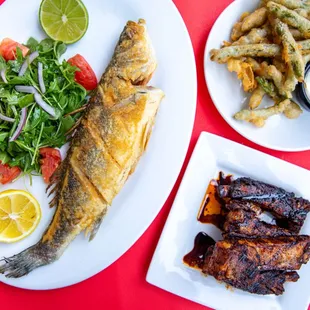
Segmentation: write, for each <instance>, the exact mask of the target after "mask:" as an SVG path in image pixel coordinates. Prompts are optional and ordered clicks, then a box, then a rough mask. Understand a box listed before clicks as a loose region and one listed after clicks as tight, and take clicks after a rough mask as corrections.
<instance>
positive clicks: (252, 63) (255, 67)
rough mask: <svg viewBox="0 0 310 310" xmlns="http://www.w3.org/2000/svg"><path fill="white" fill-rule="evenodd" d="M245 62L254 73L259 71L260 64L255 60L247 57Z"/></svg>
mask: <svg viewBox="0 0 310 310" xmlns="http://www.w3.org/2000/svg"><path fill="white" fill-rule="evenodd" d="M245 62H247V63H248V64H249V65H250V66H251V67H252V69H253V71H254V72H255V73H257V71H258V70H260V63H259V62H258V61H257V60H256V59H254V58H252V57H247V58H246V59H245Z"/></svg>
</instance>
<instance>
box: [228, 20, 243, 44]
mask: <svg viewBox="0 0 310 310" xmlns="http://www.w3.org/2000/svg"><path fill="white" fill-rule="evenodd" d="M241 26H242V22H237V23H235V24H234V27H233V29H232V30H231V35H230V38H231V40H232V41H236V40H238V39H239V38H240V37H242V36H243V32H242V30H241Z"/></svg>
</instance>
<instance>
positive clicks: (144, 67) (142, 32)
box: [0, 20, 164, 278]
mask: <svg viewBox="0 0 310 310" xmlns="http://www.w3.org/2000/svg"><path fill="white" fill-rule="evenodd" d="M155 68H156V60H155V57H154V52H153V49H152V46H151V43H150V40H149V37H148V35H147V31H146V26H145V22H144V21H143V20H139V22H138V23H135V22H128V23H127V25H126V27H125V29H124V31H123V32H122V34H121V37H120V40H119V42H118V45H117V47H116V49H115V52H114V56H113V58H112V60H111V62H110V64H109V66H108V68H107V69H106V71H105V73H104V74H103V76H102V78H101V80H100V83H99V85H98V87H97V89H96V91H95V92H94V94H93V96H92V98H91V100H90V104H89V106H88V108H87V111H86V112H85V114H84V116H83V118H82V120H81V123H80V125H79V127H78V128H77V130H76V133H75V135H74V137H73V140H72V143H71V146H70V149H69V152H68V155H67V157H66V159H65V160H64V161H63V163H62V165H61V167H60V168H59V169H58V170H57V171H56V173H55V174H54V175H53V178H52V184H51V185H52V186H54V187H53V189H52V192H55V197H54V199H53V200H52V202H51V204H52V205H55V206H56V207H57V209H56V212H55V215H54V218H53V221H52V223H51V224H50V226H49V227H48V229H47V230H46V232H45V234H44V235H43V237H42V239H41V240H40V241H39V242H38V243H37V244H35V245H34V246H32V247H30V248H28V249H26V250H25V251H23V252H21V253H19V254H17V255H15V256H13V257H11V258H6V259H4V260H3V263H2V264H1V263H0V273H5V274H6V276H7V277H12V278H18V277H21V276H24V275H26V274H28V273H29V272H31V271H32V270H33V269H35V268H37V267H40V266H44V265H47V264H50V263H52V262H54V261H55V260H57V259H58V258H59V257H60V256H61V255H62V253H63V252H64V250H65V249H66V247H67V246H68V245H69V243H70V242H71V241H72V240H73V239H74V238H75V237H76V236H77V235H78V234H79V233H81V232H82V231H84V230H86V232H89V233H90V239H92V238H93V237H94V236H95V234H96V232H97V230H98V228H99V226H100V224H101V221H102V219H103V217H104V215H105V214H106V212H107V209H108V207H109V206H110V205H111V204H112V201H113V199H114V197H115V196H116V195H117V194H118V193H119V191H120V190H121V189H122V187H123V185H124V183H125V182H126V180H127V178H128V177H129V175H130V174H131V173H132V172H133V171H134V170H135V167H136V165H137V163H138V161H139V158H140V156H141V155H142V154H143V152H144V150H145V147H146V145H147V142H148V140H149V137H150V134H151V131H152V127H153V125H154V120H155V116H156V113H157V110H158V107H159V103H160V101H161V99H162V98H163V96H164V94H163V92H162V91H161V90H159V89H155V88H153V87H148V86H145V85H146V84H147V82H148V81H149V80H150V78H151V76H152V74H153V72H154V70H155Z"/></svg>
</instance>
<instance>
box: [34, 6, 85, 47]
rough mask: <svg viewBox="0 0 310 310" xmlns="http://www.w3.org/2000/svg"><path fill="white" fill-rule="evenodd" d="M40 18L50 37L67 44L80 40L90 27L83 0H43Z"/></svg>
mask: <svg viewBox="0 0 310 310" xmlns="http://www.w3.org/2000/svg"><path fill="white" fill-rule="evenodd" d="M39 18H40V23H41V26H42V28H43V29H44V31H45V32H46V34H47V35H48V36H49V37H50V38H52V39H54V40H58V41H62V42H64V43H67V44H71V43H74V42H77V41H78V40H80V39H81V38H82V37H83V36H84V34H85V32H86V30H87V28H88V13H87V9H86V7H85V5H84V4H83V2H82V1H81V0H43V1H42V3H41V6H40V12H39Z"/></svg>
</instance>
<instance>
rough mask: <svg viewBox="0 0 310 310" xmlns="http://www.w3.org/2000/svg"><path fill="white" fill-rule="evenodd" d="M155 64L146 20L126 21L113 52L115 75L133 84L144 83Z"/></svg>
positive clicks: (153, 69)
mask: <svg viewBox="0 0 310 310" xmlns="http://www.w3.org/2000/svg"><path fill="white" fill-rule="evenodd" d="M156 66H157V62H156V57H155V51H154V48H153V45H152V43H151V40H150V38H149V35H148V32H147V27H146V22H145V21H144V20H143V19H140V20H139V21H138V22H133V21H128V22H127V24H126V26H125V28H124V30H123V32H122V34H121V36H120V40H119V44H118V45H117V47H116V49H115V53H114V59H113V61H112V67H113V68H114V69H115V70H116V71H117V76H118V77H119V78H121V79H124V80H125V81H129V82H130V83H131V84H133V85H146V84H147V83H148V81H149V80H150V79H151V77H152V75H153V73H154V71H155V69H156Z"/></svg>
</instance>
